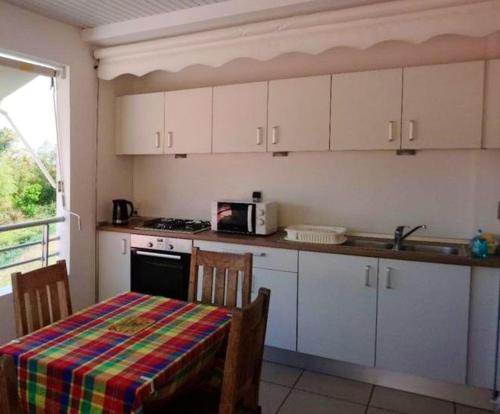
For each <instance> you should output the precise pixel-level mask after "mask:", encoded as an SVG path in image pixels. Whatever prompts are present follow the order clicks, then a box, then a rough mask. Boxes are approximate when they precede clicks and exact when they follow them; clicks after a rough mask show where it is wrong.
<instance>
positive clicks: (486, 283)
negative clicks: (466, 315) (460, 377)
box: [467, 267, 500, 389]
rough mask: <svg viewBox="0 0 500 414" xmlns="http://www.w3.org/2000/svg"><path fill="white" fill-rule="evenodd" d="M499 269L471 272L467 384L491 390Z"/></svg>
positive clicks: (499, 291)
mask: <svg viewBox="0 0 500 414" xmlns="http://www.w3.org/2000/svg"><path fill="white" fill-rule="evenodd" d="M499 289H500V269H493V268H485V267H475V268H473V269H472V283H471V295H470V296H471V304H470V329H469V353H468V368H467V384H468V385H472V386H474V387H482V388H489V389H492V388H493V380H494V378H495V352H496V339H497V323H498V316H499V315H498V300H499V293H500V290H499Z"/></svg>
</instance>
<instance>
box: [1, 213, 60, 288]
mask: <svg viewBox="0 0 500 414" xmlns="http://www.w3.org/2000/svg"><path fill="white" fill-rule="evenodd" d="M64 220H65V218H64V217H52V218H48V219H43V220H34V221H25V222H23V223H15V224H6V225H3V226H0V234H1V233H4V232H8V231H15V230H22V229H29V228H36V227H40V229H41V238H40V239H38V240H35V241H28V242H26V243H21V244H16V245H12V246H6V247H0V257H1V256H2V254H5V253H8V252H13V251H18V250H22V249H27V248H30V247H33V246H38V245H39V246H41V249H40V254H36V255H35V256H34V257H28V258H22V259H21V260H17V261H12V262H7V263H5V264H1V265H0V271H1V270H5V269H10V268H14V267H18V266H22V265H26V264H29V263H34V262H40V265H41V266H47V265H48V264H49V260H50V258H52V257H55V256H58V255H59V251H52V252H51V251H50V244H51V243H53V242H55V241H57V240H59V239H60V237H59V236H58V235H55V236H52V237H51V236H50V225H51V224H54V223H61V222H63V221H64ZM0 263H1V262H0ZM0 287H1V286H0Z"/></svg>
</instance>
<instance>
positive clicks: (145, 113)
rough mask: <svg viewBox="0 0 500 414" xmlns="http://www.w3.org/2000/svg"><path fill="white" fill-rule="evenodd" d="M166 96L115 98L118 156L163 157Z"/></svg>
mask: <svg viewBox="0 0 500 414" xmlns="http://www.w3.org/2000/svg"><path fill="white" fill-rule="evenodd" d="M164 95H165V94H164V93H163V92H160V93H145V94H140V95H128V96H121V97H119V98H116V101H115V108H116V112H115V142H116V153H117V154H162V153H163V128H164V125H163V123H164V116H165V115H164V112H165V110H164Z"/></svg>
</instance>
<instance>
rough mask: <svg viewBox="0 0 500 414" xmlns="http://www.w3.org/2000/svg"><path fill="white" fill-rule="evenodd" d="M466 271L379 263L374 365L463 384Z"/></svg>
mask: <svg viewBox="0 0 500 414" xmlns="http://www.w3.org/2000/svg"><path fill="white" fill-rule="evenodd" d="M470 278H471V268H470V267H465V266H455V265H445V264H433V263H420V262H410V261H401V260H388V259H380V262H379V300H378V315H377V354H376V363H375V366H376V367H377V368H381V369H387V370H391V371H399V372H404V373H408V374H413V375H417V376H421V377H426V378H431V379H434V380H439V381H445V382H453V383H459V384H465V382H466V372H467V338H468V326H469V295H470Z"/></svg>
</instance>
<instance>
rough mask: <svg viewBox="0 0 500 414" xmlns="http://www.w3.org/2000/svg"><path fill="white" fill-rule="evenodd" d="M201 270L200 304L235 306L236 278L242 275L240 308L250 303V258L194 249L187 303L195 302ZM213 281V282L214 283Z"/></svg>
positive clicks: (249, 255) (245, 255)
mask: <svg viewBox="0 0 500 414" xmlns="http://www.w3.org/2000/svg"><path fill="white" fill-rule="evenodd" d="M200 266H202V267H203V274H202V275H201V277H202V278H203V279H202V294H201V302H202V303H208V304H213V305H217V306H226V307H228V308H234V307H236V304H237V295H238V279H239V278H238V275H239V273H240V272H241V273H242V274H243V279H242V289H241V293H242V298H241V306H242V307H243V306H246V305H248V304H249V303H250V301H251V289H252V254H251V253H246V254H233V253H219V252H209V251H205V250H200V249H199V248H198V247H195V248H194V249H193V252H192V254H191V271H190V274H189V292H188V300H189V301H190V302H196V298H197V293H198V274H199V267H200ZM214 280H215V282H214Z"/></svg>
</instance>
